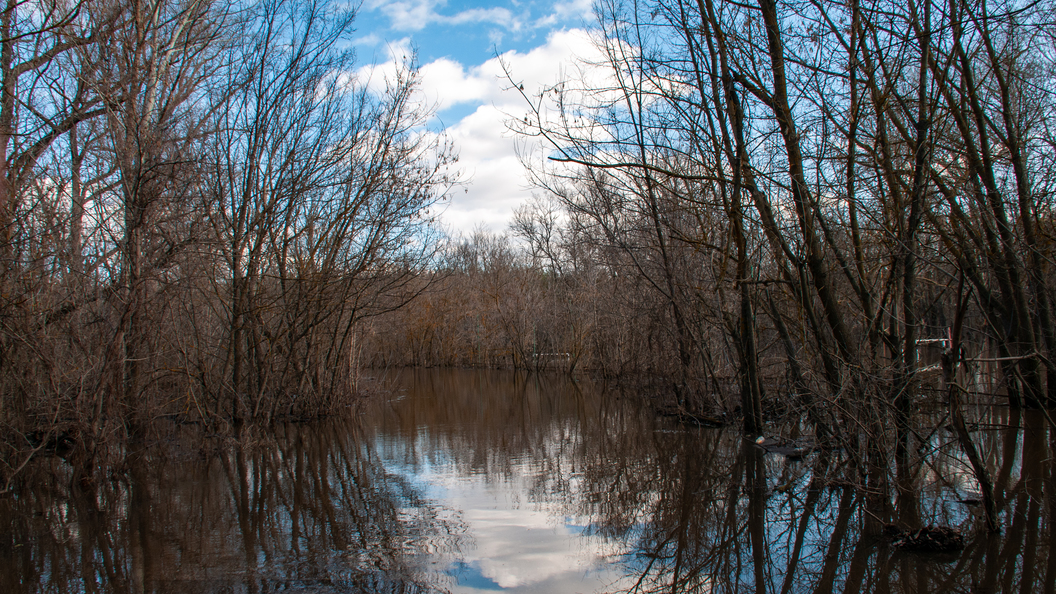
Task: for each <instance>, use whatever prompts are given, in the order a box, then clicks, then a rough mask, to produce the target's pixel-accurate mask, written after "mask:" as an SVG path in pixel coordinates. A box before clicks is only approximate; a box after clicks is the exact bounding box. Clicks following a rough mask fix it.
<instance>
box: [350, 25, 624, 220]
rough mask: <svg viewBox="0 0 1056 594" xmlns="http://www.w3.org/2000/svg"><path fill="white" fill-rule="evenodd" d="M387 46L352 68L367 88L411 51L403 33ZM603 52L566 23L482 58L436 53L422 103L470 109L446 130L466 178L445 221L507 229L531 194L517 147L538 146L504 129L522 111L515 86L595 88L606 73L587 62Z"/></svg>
mask: <svg viewBox="0 0 1056 594" xmlns="http://www.w3.org/2000/svg"><path fill="white" fill-rule="evenodd" d="M387 49H388V59H387V60H386V61H384V62H382V63H379V64H375V65H370V66H364V67H362V68H360V69H359V70H357V71H356V80H357V81H359V82H360V83H361V84H362V83H368V82H369V85H370V86H371V88H373V89H375V90H378V91H380V90H382V89H384V87H385V82H386V80H392V79H393V77H394V76H395V74H396V72H397V71H398V70H399V69H400V68H402V67H404V66H405V65H406V63H407V60H408V58H409V57H411V56H412V55H413V53H412V48H411V40H410V39H409V38H405V39H402V40H400V41H398V42H395V43H391V44H389V46H388V48H387ZM602 58H603V56H602V55H601V54H600V53H599V50H598V49H597V48H596V47H595V44H594V41H593V39H592V38H591V34H590V32H589V31H586V30H584V29H569V30H561V31H554V32H551V33H550V35H549V36H548V37H547V39H546V42H545V43H544V44H542V45H540V46H538V47H535V48H533V49H531V50H529V51H526V52H518V51H508V52H505V53H503V54H501V55H500V56H498V57H494V58H491V59H489V60H486V61H485V62H483V63H481V64H477V65H470V66H467V65H464V64H461V63H459V62H457V61H455V60H452V59H449V58H441V59H438V60H434V61H432V62H429V63H427V64H424V65H423V66H422V67H421V70H420V76H421V86H420V90H419V92H420V93H421V101H422V102H423V103H425V104H427V105H431V106H433V107H435V108H436V109H437V110H438V111H443V110H445V109H449V108H451V107H453V106H464V107H469V108H471V109H472V111H470V112H469V113H468V115H465V116H464V117H463V118H462V119H461V120H459V121H458V122H456V123H454V124H453V125H448V126H447V128H446V133H447V135H448V136H449V138H450V139H451V140H452V141H453V142H454V144H455V146H456V148H457V150H458V153H459V168H460V169H461V170H462V171H463V172H464V174H465V177H466V179H467V184H466V186H465V188H464V189H460V190H457V191H455V192H453V194H452V196H451V200H450V201H449V203H448V205H447V208H446V210H445V212H444V214H443V215H442V221H443V222H444V224H445V225H446V226H448V227H449V228H451V229H452V230H453V231H456V232H463V233H468V232H471V231H473V230H474V229H475V228H477V227H478V226H483V227H485V228H487V229H489V230H492V231H503V230H505V229H506V227H507V225H508V224H509V221H510V219H511V217H512V214H513V211H514V209H516V208H517V207H518V206H519V205H521V204H523V203H524V202H525V201H527V200H529V199H530V198H531V196H532V193H533V189H532V188H531V187H530V183H529V179H528V175H527V173H526V172H525V171H524V168H523V167H522V165H521V160H520V158H519V156H518V149H519V148H520V149H524V150H529V151H533V150H534V151H535V152H538V150H539V148H540V147H533V146H528V145H526V141H525V140H524V139H521V138H518V137H516V136H515V135H514V134H513V133H511V132H510V131H509V128H508V125H507V124H508V122H509V121H510V120H511V119H518V120H519V119H521V118H522V117H524V115H525V114H526V113H528V105H527V103H526V102H525V99H524V97H523V96H522V95H521V94H520V93H519V92H518V91H517V90H515V89H514V86H517V87H521V86H523V88H524V89H525V93H527V94H528V95H529V96H532V95H533V94H535V93H538V92H541V91H543V90H545V89H548V88H553V87H554V86H555V85H556V84H558V83H560V82H562V81H567V80H571V81H583V80H588V81H589V80H591V79H593V80H594V82H592V83H591V84H590V85H588V86H597V84H598V83H597V80H598V79H599V77H601V76H605V75H604V74H599V73H602V72H604V69H598V68H596V67H592V66H590V64H593V63H597V62H601V61H603V60H602ZM506 72H509V73H510V78H507V75H506ZM511 79H512V82H511ZM445 123H446V122H445ZM543 150H544V151H545V150H546V149H543ZM534 191H535V192H538V190H534Z"/></svg>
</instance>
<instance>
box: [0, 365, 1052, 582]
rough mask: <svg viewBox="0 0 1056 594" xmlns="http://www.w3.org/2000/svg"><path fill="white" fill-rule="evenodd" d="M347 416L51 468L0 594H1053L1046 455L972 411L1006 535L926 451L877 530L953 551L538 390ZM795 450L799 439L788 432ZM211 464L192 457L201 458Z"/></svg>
mask: <svg viewBox="0 0 1056 594" xmlns="http://www.w3.org/2000/svg"><path fill="white" fill-rule="evenodd" d="M392 381H393V382H394V383H393V386H394V387H395V388H396V391H395V392H394V395H393V396H391V397H382V398H378V399H375V400H373V401H371V402H370V403H368V404H367V405H364V406H363V407H362V408H361V409H360V410H358V411H356V412H355V414H349V415H347V418H340V419H330V420H328V421H326V422H318V423H302V424H289V425H283V426H279V427H276V428H271V429H268V430H266V431H264V430H256V431H247V432H246V434H245V435H244V436H242V437H241V438H240V439H237V440H236V439H233V438H223V439H221V438H210V439H204V440H203V438H201V437H200V436H198V435H196V429H195V428H194V427H175V426H174V427H170V428H165V429H159V431H158V434H157V435H155V436H153V437H151V438H149V439H145V440H144V442H143V443H142V444H141V445H138V446H132V447H131V450H132V451H130V452H129V455H128V457H127V459H126V460H125V461H124V462H123V463H122V464H120V465H119V466H117V467H115V468H111V469H106V470H100V472H99V475H100V477H101V478H99V479H98V480H96V481H94V482H88V483H84V484H82V482H81V481H77V480H74V478H73V476H72V474H71V472H70V469H69V468H68V466H67V465H66V463H65V462H64V461H63V460H61V459H59V458H57V457H50V458H42V459H40V460H39V461H37V462H36V463H35V464H34V465H32V466H31V467H29V468H27V469H26V470H25V473H26V475H25V477H26V478H27V479H32V480H33V481H34V483H35V484H37V485H38V486H37V487H36V488H34V489H24V490H22V491H19V492H17V493H16V494H15V495H14V496H11V497H8V498H6V499H4V500H0V589H2V591H3V592H406V593H416V592H452V593H468V592H491V591H509V592H551V593H566V592H567V593H572V592H582V593H590V592H722V593H733V592H755V593H760V594H762V593H774V594H785V593H788V592H819V593H827V592H870V593H872V592H877V593H883V592H906V593H910V592H1047V593H1051V592H1053V591H1054V589H1056V556H1054V555H1053V551H1052V547H1053V543H1054V542H1056V533H1054V532H1056V528H1054V526H1056V524H1054V519H1056V493H1054V482H1053V474H1052V467H1053V464H1052V459H1053V452H1056V435H1054V433H1053V432H1052V431H1051V430H1050V429H1049V427H1048V424H1047V421H1045V420H1044V419H1043V418H1042V417H1041V416H1038V415H1027V414H1023V413H1017V412H1014V411H1008V410H996V411H986V412H985V413H984V414H983V415H982V417H980V418H982V419H983V420H984V421H985V423H984V424H983V425H982V428H983V430H981V431H977V432H976V433H975V434H974V437H976V438H977V440H978V442H979V445H980V448H981V451H982V452H983V454H984V456H985V458H986V460H987V462H988V464H990V466H991V472H992V476H993V478H994V482H995V486H996V489H997V494H998V504H999V505H1000V507H1001V510H1002V514H1001V523H1002V527H1003V531H1002V533H1001V535H999V536H993V537H990V536H987V534H986V532H985V530H984V523H983V521H982V519H981V518H980V517H979V515H978V513H979V511H978V507H979V506H978V505H975V504H974V502H973V498H974V497H975V496H976V495H977V494H975V493H974V488H975V486H974V485H975V483H974V480H973V479H972V478H971V474H970V472H969V468H968V466H967V465H966V463H965V462H964V459H963V457H962V456H960V455H959V451H958V450H957V449H956V448H955V447H953V446H954V443H953V437H952V435H951V434H949V433H947V432H945V431H941V430H940V431H933V432H931V433H930V434H926V435H922V436H920V438H921V442H920V443H922V444H923V445H922V447H921V448H920V454H921V455H922V456H923V460H924V464H923V465H922V466H921V467H920V469H919V471H918V472H917V474H916V482H915V487H916V488H915V490H914V492H913V496H912V497H906V496H904V497H903V499H902V500H900V501H898V503H897V506H895V504H892V506H893V507H897V509H895V510H894V511H893V512H892V513H896V514H897V515H899V516H900V517H902V518H903V519H905V518H907V517H908V518H911V519H912V521H915V522H919V523H920V524H922V525H942V526H952V527H954V528H956V529H958V530H959V531H960V532H961V533H962V534H963V535H964V537H965V548H964V549H963V550H962V551H959V552H954V553H918V552H907V551H904V550H901V549H899V548H898V547H896V546H893V543H892V541H891V539H884V538H881V537H876V536H866V535H864V527H865V526H866V524H867V523H868V522H867V521H868V520H869V519H870V514H873V513H874V512H872V511H867V510H865V509H864V507H863V503H862V501H863V499H866V498H865V497H863V496H862V495H861V493H860V492H859V491H857V490H855V489H853V488H851V487H850V486H849V484H847V483H846V482H843V481H840V480H836V479H834V478H833V477H838V476H841V471H840V466H841V465H842V464H846V459H845V458H846V457H845V456H841V455H840V452H838V451H837V452H814V453H810V454H807V455H805V456H802V457H797V456H792V457H789V456H786V455H782V454H781V453H775V452H769V453H768V452H766V451H765V450H763V449H762V448H760V447H758V446H756V445H755V444H754V443H753V442H752V441H750V440H745V439H744V438H743V437H742V436H741V435H740V434H739V432H737V431H736V430H732V429H709V428H695V427H694V428H686V427H682V426H680V425H678V424H676V423H674V422H673V421H672V420H670V419H666V418H658V417H656V415H655V414H653V413H652V412H651V411H650V410H648V408H646V407H642V406H641V405H640V404H639V403H636V402H635V401H634V399H633V398H630V397H627V396H624V397H620V396H618V393H617V392H614V391H612V390H605V389H602V388H600V387H598V386H596V385H594V384H592V383H590V382H589V381H586V380H582V379H580V380H578V381H572V380H570V379H568V378H567V377H563V376H559V375H554V376H549V375H540V374H535V375H527V374H516V373H512V372H510V373H506V372H481V371H458V370H426V371H408V372H403V373H402V374H400V375H399V376H398V377H396V378H394V379H393V380H392ZM782 431H794V429H782ZM203 443H204V445H203Z"/></svg>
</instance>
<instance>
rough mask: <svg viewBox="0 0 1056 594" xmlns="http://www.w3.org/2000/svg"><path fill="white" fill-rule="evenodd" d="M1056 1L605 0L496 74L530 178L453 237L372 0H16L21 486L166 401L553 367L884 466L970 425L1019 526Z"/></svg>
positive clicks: (9, 228)
mask: <svg viewBox="0 0 1056 594" xmlns="http://www.w3.org/2000/svg"><path fill="white" fill-rule="evenodd" d="M1053 8H1054V6H1053V5H1052V3H1050V2H1032V3H1025V2H1018V1H1008V2H989V1H986V0H948V1H947V2H932V1H931V0H922V1H921V0H909V1H907V2H890V1H889V0H875V1H870V2H867V1H862V0H844V1H841V2H831V1H827V0H789V1H787V2H782V3H777V2H776V1H775V0H758V1H757V2H750V3H740V2H713V1H712V0H695V1H688V0H687V1H675V0H650V1H645V2H634V3H630V2H626V3H625V2H622V1H620V0H602V1H600V2H598V3H597V4H596V6H595V13H596V16H597V22H596V23H595V29H594V35H595V40H596V43H597V44H598V47H599V48H600V49H601V50H602V55H604V56H606V60H605V61H604V62H601V63H591V64H584V65H583V66H584V68H583V69H582V71H581V74H582V75H578V74H577V73H574V72H568V73H566V76H565V78H564V79H563V80H560V81H556V82H555V84H554V85H552V86H549V87H547V88H543V89H532V88H525V86H524V85H523V84H522V83H521V82H520V81H519V79H518V73H517V72H515V71H512V70H510V71H508V72H507V80H505V81H498V82H497V84H504V85H505V86H506V87H508V92H511V93H520V94H521V96H522V97H523V105H524V113H522V114H511V118H510V122H509V126H510V128H511V130H512V131H514V132H515V133H517V134H519V135H520V136H521V138H523V139H524V142H525V147H526V148H525V151H524V152H523V160H524V164H525V166H526V167H528V168H529V170H530V171H531V173H532V175H533V179H534V181H535V183H536V185H537V189H538V197H537V198H536V200H534V201H533V202H531V203H529V204H526V205H524V206H523V207H522V208H521V209H520V210H518V212H517V213H516V216H515V217H514V221H513V223H512V224H511V226H510V228H509V230H508V231H507V232H505V233H503V234H494V233H489V232H487V231H485V230H480V231H479V232H476V233H473V234H472V235H470V236H455V237H450V236H448V235H445V234H444V233H443V230H442V229H441V228H440V227H439V226H438V225H437V224H436V221H437V219H436V217H437V213H438V212H439V209H440V208H442V206H443V202H444V200H445V199H446V197H447V194H448V192H449V190H450V189H451V188H452V187H454V186H455V185H456V184H458V183H460V182H461V181H463V180H461V179H460V177H459V173H458V170H457V148H458V147H455V146H452V145H451V144H450V143H449V142H448V140H447V139H446V138H444V137H443V136H442V135H436V134H432V133H429V132H428V131H427V130H426V128H425V124H426V122H427V121H428V119H429V117H430V116H431V112H430V111H429V109H427V108H426V107H423V106H422V104H421V103H420V102H418V101H417V95H416V89H417V84H418V79H417V70H416V66H415V64H414V63H413V61H411V62H409V63H407V64H406V65H405V67H404V68H403V69H402V70H400V71H399V72H398V73H397V74H396V75H395V76H394V77H392V78H390V79H387V80H384V81H381V84H378V82H379V81H365V80H357V79H356V77H355V76H353V75H351V74H350V73H351V72H352V71H353V70H352V66H353V64H354V58H355V56H354V55H353V54H352V53H351V52H350V51H348V50H347V47H348V46H347V44H346V43H345V41H346V40H347V35H348V34H349V32H350V31H351V30H352V27H353V25H354V16H355V15H354V12H342V11H340V10H339V9H338V7H337V5H336V4H329V3H300V2H283V1H281V0H263V1H261V2H258V3H250V4H241V3H236V4H233V5H232V4H227V3H212V2H209V1H208V0H155V1H154V2H133V3H120V2H109V1H102V2H83V3H79V2H70V1H62V0H31V1H25V2H20V1H18V0H9V1H8V2H7V5H6V9H5V10H4V11H3V12H2V14H0V44H2V47H0V76H2V80H3V90H2V94H0V157H2V158H0V230H2V236H0V287H2V289H0V295H2V299H0V443H2V446H0V447H2V448H3V449H2V454H0V460H2V464H0V479H3V481H4V482H5V484H6V487H4V488H5V489H8V488H10V487H11V485H12V484H13V481H14V480H15V479H16V478H17V477H18V475H19V471H20V470H21V469H22V468H23V467H24V466H25V465H26V464H27V463H28V462H29V460H30V459H31V458H32V456H33V455H34V453H35V452H37V451H39V450H41V449H42V448H55V447H62V448H64V449H68V450H69V454H68V457H69V459H70V461H71V464H73V465H74V466H75V467H82V468H90V467H91V466H92V465H93V464H96V463H98V461H99V460H101V459H105V458H106V456H107V455H108V452H111V451H113V449H114V448H113V444H115V443H121V442H122V441H123V440H127V439H128V438H129V437H130V436H132V435H135V434H136V433H137V432H139V431H143V430H144V428H145V427H149V426H150V424H151V423H152V422H155V421H157V420H159V419H176V420H179V421H181V422H189V423H198V424H201V425H204V426H206V427H209V428H211V429H214V430H218V431H223V430H227V429H230V428H232V427H238V426H241V425H242V424H244V423H249V422H269V421H273V420H280V419H304V418H312V417H317V416H323V415H326V414H328V413H332V412H334V411H336V410H338V409H341V408H343V407H346V406H347V405H349V404H350V403H352V402H354V401H356V400H357V399H358V398H361V397H362V396H363V395H364V394H366V393H367V392H369V389H368V388H367V387H366V386H364V385H362V384H361V379H362V377H363V374H364V371H365V370H368V369H370V368H373V367H392V366H477V367H510V368H518V369H532V370H534V369H551V368H556V369H560V370H563V371H566V372H569V373H588V374H594V375H598V376H604V377H607V378H613V379H616V380H618V381H623V382H627V383H632V384H633V385H635V386H641V387H644V388H646V389H647V390H648V392H649V393H650V394H656V395H657V398H658V399H660V398H667V399H669V400H670V401H671V403H670V405H669V406H670V407H672V408H673V409H674V410H676V411H677V412H678V414H681V415H684V416H686V417H688V418H694V419H699V420H702V421H706V422H717V423H724V424H731V425H736V426H740V427H743V430H744V431H745V432H746V433H747V434H749V435H758V434H760V433H761V432H762V431H763V429H764V427H766V426H767V425H768V424H771V423H777V422H781V423H787V422H789V420H795V422H796V423H797V427H799V430H801V431H802V432H804V433H808V434H810V435H812V436H813V438H814V440H815V441H816V442H817V444H818V445H819V447H825V448H831V449H833V450H839V451H841V452H842V454H841V455H842V456H844V458H845V470H844V472H845V473H846V474H847V476H848V477H849V479H850V480H851V481H852V482H854V484H856V485H859V486H860V487H861V489H862V490H863V492H864V493H866V494H867V495H868V496H870V497H875V498H879V499H884V500H886V498H887V497H888V496H889V494H891V493H898V494H901V495H904V496H909V495H910V491H911V490H912V486H911V485H912V479H913V475H914V473H915V472H916V471H915V470H914V469H915V468H916V465H917V462H919V457H920V456H921V453H920V452H921V447H922V444H923V443H924V442H925V441H926V440H927V436H928V435H930V434H932V433H934V431H936V430H938V428H940V427H944V428H945V427H948V428H949V429H950V431H951V432H952V434H953V435H954V436H955V439H956V441H957V443H958V445H959V447H960V448H961V449H962V451H963V453H964V456H965V457H966V459H967V460H968V461H969V463H970V465H971V468H972V472H973V473H974V475H975V478H976V480H977V481H978V483H979V485H980V490H981V492H982V497H983V499H984V503H985V508H986V517H987V520H988V524H989V526H990V528H991V529H994V530H996V529H997V523H996V513H997V512H996V510H995V503H994V497H993V494H992V487H991V486H990V485H991V478H990V477H989V476H988V475H987V472H988V471H987V468H986V465H985V464H984V460H983V459H982V455H981V454H980V452H979V449H978V447H977V445H976V438H975V437H974V436H973V435H972V428H973V427H972V418H973V417H972V414H973V412H972V411H974V410H975V408H974V407H975V406H976V405H980V404H998V405H1007V406H1011V407H1013V408H1024V409H1038V410H1039V411H1040V412H1041V413H1042V414H1044V415H1045V416H1046V419H1047V422H1048V423H1049V424H1050V425H1051V424H1052V419H1051V416H1050V413H1049V409H1052V408H1053V407H1054V406H1056V357H1054V354H1053V348H1054V346H1056V319H1054V315H1056V314H1054V312H1053V304H1052V302H1051V300H1050V299H1049V297H1050V296H1051V295H1050V291H1052V290H1053V288H1054V287H1056V286H1054V281H1053V280H1052V278H1051V277H1050V275H1051V274H1052V269H1053V268H1054V267H1056V262H1054V256H1056V242H1054V240H1056V235H1054V234H1056V226H1054V219H1053V216H1052V207H1053V203H1054V201H1053V197H1052V196H1051V194H1050V192H1049V189H1048V188H1049V187H1050V186H1051V185H1052V181H1053V177H1054V176H1056V131H1054V130H1053V129H1052V122H1051V114H1053V113H1054V110H1053V107H1054V105H1053V99H1054V93H1056V85H1054V83H1056V69H1054V66H1056V64H1054V63H1053V60H1054V59H1056V51H1054V50H1056V22H1054V20H1053V15H1054V13H1053ZM247 40H248V41H247ZM588 67H589V68H588ZM588 73H589V74H590V75H589V76H588V75H587V74H588ZM598 73H602V74H601V75H600V76H599V75H598ZM368 83H373V84H368ZM379 89H380V90H379ZM1049 379H1053V381H1052V382H1050V381H1049Z"/></svg>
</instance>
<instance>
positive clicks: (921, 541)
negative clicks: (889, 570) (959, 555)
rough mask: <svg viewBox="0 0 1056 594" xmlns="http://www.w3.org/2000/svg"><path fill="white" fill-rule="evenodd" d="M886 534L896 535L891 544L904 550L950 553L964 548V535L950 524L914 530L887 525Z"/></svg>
mask: <svg viewBox="0 0 1056 594" xmlns="http://www.w3.org/2000/svg"><path fill="white" fill-rule="evenodd" d="M884 534H885V535H888V536H892V537H894V539H895V540H893V541H892V542H891V546H893V547H895V548H897V549H902V550H903V551H916V552H921V553H949V552H953V551H959V550H961V549H963V548H964V537H963V536H961V533H960V532H959V531H958V530H957V529H955V528H950V527H949V526H928V527H926V528H921V529H919V530H913V531H912V532H902V531H901V530H899V529H898V528H897V527H895V526H885V527H884Z"/></svg>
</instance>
